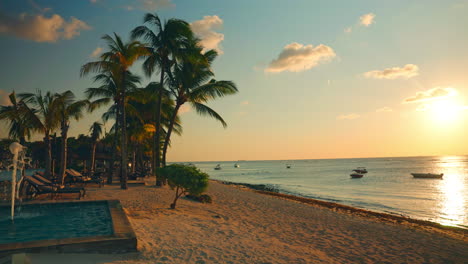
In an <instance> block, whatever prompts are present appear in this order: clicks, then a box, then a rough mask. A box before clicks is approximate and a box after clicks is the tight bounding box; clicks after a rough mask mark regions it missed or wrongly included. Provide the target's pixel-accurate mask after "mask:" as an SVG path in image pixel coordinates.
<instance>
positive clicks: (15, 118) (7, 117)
mask: <svg viewBox="0 0 468 264" xmlns="http://www.w3.org/2000/svg"><path fill="white" fill-rule="evenodd" d="M8 98H9V99H10V105H0V120H3V121H6V122H8V123H9V129H8V137H9V138H11V139H13V140H19V142H20V144H21V145H24V144H25V143H26V138H28V139H29V138H31V132H32V126H31V121H30V120H28V115H29V114H31V113H33V111H32V110H31V109H29V108H28V106H27V105H26V104H25V103H24V102H23V101H20V100H18V98H16V93H15V92H12V93H11V94H10V95H9V96H8Z"/></svg>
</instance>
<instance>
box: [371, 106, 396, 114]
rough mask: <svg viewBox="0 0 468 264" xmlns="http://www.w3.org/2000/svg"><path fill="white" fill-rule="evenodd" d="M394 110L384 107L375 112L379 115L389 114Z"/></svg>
mask: <svg viewBox="0 0 468 264" xmlns="http://www.w3.org/2000/svg"><path fill="white" fill-rule="evenodd" d="M392 111H393V109H392V108H390V107H388V106H385V107H382V108H379V109H377V110H375V112H377V113H388V112H392Z"/></svg>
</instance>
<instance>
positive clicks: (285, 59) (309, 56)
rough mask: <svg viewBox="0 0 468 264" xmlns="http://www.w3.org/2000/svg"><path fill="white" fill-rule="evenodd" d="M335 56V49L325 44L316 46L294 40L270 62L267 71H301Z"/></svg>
mask: <svg viewBox="0 0 468 264" xmlns="http://www.w3.org/2000/svg"><path fill="white" fill-rule="evenodd" d="M335 56H336V54H335V52H334V51H333V49H332V48H330V47H328V46H325V45H323V44H320V45H318V46H316V47H314V46H312V45H306V46H304V45H303V44H300V43H296V42H293V43H291V44H288V45H286V46H285V47H284V48H283V50H282V51H281V53H280V54H279V56H278V58H277V59H274V60H273V61H271V62H270V64H269V65H268V67H267V68H266V69H265V72H273V73H277V72H283V71H290V72H301V71H305V70H309V69H311V68H313V67H315V66H317V65H318V64H319V63H321V62H324V61H328V60H330V59H332V58H334V57H335Z"/></svg>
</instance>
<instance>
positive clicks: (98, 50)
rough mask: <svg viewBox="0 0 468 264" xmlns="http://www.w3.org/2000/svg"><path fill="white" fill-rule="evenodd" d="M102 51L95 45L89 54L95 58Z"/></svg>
mask: <svg viewBox="0 0 468 264" xmlns="http://www.w3.org/2000/svg"><path fill="white" fill-rule="evenodd" d="M101 53H102V48H101V47H97V48H96V49H95V50H93V52H92V53H91V54H90V55H89V57H90V58H97V57H98V56H99V55H101Z"/></svg>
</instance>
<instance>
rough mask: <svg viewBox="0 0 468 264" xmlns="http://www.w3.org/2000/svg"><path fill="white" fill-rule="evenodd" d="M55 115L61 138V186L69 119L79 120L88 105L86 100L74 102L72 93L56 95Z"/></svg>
mask: <svg viewBox="0 0 468 264" xmlns="http://www.w3.org/2000/svg"><path fill="white" fill-rule="evenodd" d="M55 96H56V101H57V114H58V119H59V122H60V133H61V136H62V146H61V147H62V148H61V152H60V173H59V176H60V178H61V180H62V184H63V183H64V180H65V170H66V169H67V139H68V129H69V128H70V119H75V120H79V119H80V118H82V117H83V111H84V110H85V107H87V106H88V105H89V101H88V100H79V101H76V100H75V95H74V94H73V92H72V91H65V92H63V93H57V94H56V95H55Z"/></svg>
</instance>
